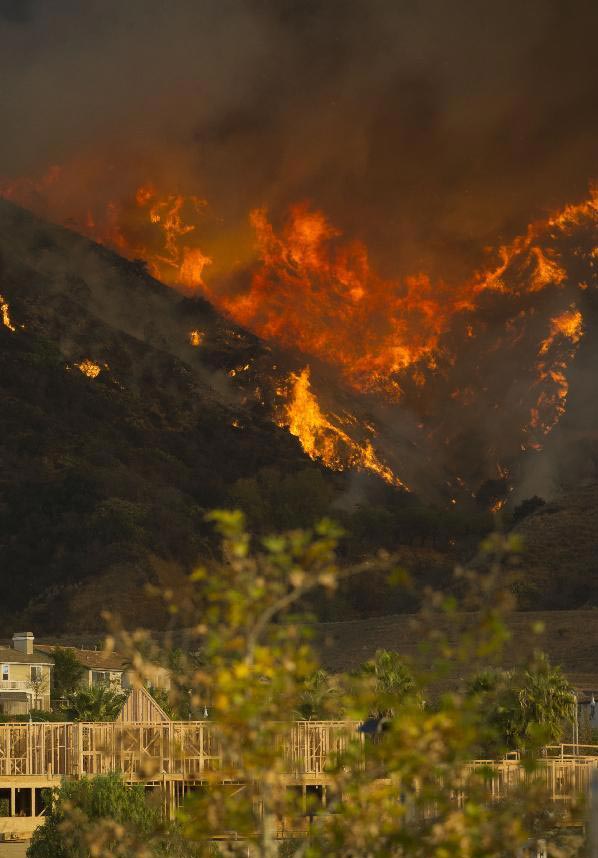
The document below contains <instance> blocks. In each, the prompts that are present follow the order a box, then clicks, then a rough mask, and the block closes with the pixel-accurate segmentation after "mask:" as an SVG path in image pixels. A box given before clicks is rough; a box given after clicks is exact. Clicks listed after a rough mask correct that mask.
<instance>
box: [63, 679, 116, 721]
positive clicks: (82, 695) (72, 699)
mask: <svg viewBox="0 0 598 858" xmlns="http://www.w3.org/2000/svg"><path fill="white" fill-rule="evenodd" d="M126 699H127V693H126V692H120V691H115V690H113V689H112V688H110V687H108V686H107V685H94V686H92V687H91V688H79V689H77V690H76V691H73V692H71V693H70V694H67V695H66V698H65V702H64V711H65V714H66V715H67V717H68V719H69V720H72V721H114V719H115V718H116V717H117V716H118V714H119V713H120V710H121V709H122V707H123V706H124V704H125V701H126Z"/></svg>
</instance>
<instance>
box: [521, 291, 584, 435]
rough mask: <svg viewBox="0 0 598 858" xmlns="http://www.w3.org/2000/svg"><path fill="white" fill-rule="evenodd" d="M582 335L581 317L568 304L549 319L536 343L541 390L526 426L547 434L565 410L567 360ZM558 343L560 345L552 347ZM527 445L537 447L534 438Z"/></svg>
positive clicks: (571, 356) (567, 389) (572, 353)
mask: <svg viewBox="0 0 598 858" xmlns="http://www.w3.org/2000/svg"><path fill="white" fill-rule="evenodd" d="M582 336H583V317H582V315H581V313H580V311H579V310H576V309H575V307H571V308H570V309H569V310H566V311H565V312H564V313H561V314H560V315H558V316H555V317H554V318H553V319H551V320H550V333H549V334H548V336H547V337H546V339H545V340H543V341H542V342H541V343H540V348H539V351H538V358H539V360H538V363H537V365H536V366H537V373H538V386H540V387H541V388H542V389H541V391H540V394H539V396H538V400H537V402H536V404H535V406H534V407H533V408H532V411H531V420H530V427H531V429H532V430H540V432H541V433H542V434H544V435H547V434H548V433H549V432H550V431H551V429H552V428H553V427H554V425H555V424H556V423H557V422H558V420H559V419H560V417H561V416H562V415H563V414H564V412H565V407H566V405H567V394H568V393H569V382H568V380H567V376H566V370H567V365H568V363H569V362H570V361H571V360H572V359H573V358H574V356H575V352H576V349H577V346H578V344H579V342H580V340H581V338H582ZM559 342H562V344H563V348H560V349H559V348H556V349H555V346H557V345H558V344H559ZM530 446H533V447H536V448H538V447H539V446H540V444H539V442H538V441H531V443H530Z"/></svg>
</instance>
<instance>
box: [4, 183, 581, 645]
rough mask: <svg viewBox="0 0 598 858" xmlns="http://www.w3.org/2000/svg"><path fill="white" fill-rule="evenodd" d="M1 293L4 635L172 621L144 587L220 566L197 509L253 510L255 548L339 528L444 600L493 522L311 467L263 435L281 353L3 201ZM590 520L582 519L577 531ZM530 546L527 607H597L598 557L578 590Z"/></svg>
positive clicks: (336, 609)
mask: <svg viewBox="0 0 598 858" xmlns="http://www.w3.org/2000/svg"><path fill="white" fill-rule="evenodd" d="M0 295H2V296H3V298H4V300H5V301H6V305H7V308H8V309H7V312H8V314H9V320H10V326H11V327H12V328H14V330H12V329H11V327H9V326H8V325H6V324H0V574H1V583H2V600H1V602H0V619H2V620H3V622H4V625H5V626H6V628H7V632H9V631H10V630H11V629H12V628H14V627H16V626H17V625H22V624H23V623H25V624H27V625H29V626H31V627H33V628H38V629H43V630H44V631H46V632H53V631H62V630H69V631H70V632H73V633H76V632H80V631H94V630H98V629H101V628H102V621H101V616H100V615H101V612H102V611H105V610H113V611H118V612H119V613H120V614H121V615H122V617H123V620H124V621H125V622H134V623H137V622H138V621H139V619H140V617H142V618H143V622H144V624H145V625H150V626H161V625H163V624H164V623H165V622H167V621H168V615H167V613H166V612H165V611H164V609H163V607H162V606H161V605H160V604H159V603H158V602H157V601H156V600H154V599H152V598H150V597H149V596H146V595H145V585H146V584H147V583H154V584H157V585H159V586H160V587H162V588H165V587H166V588H171V589H175V590H176V589H180V588H183V587H184V586H185V575H186V574H187V572H188V571H189V569H190V568H191V567H192V566H193V565H194V564H195V563H197V562H198V560H202V561H206V560H207V561H209V560H210V557H212V556H213V552H214V550H215V549H214V543H213V535H212V532H211V529H210V528H209V527H208V526H207V525H206V524H205V522H204V514H205V512H206V511H207V510H209V509H213V508H216V507H222V506H227V507H239V508H241V509H243V510H244V511H245V513H246V514H247V517H248V523H249V526H250V528H251V530H252V531H253V533H255V534H257V535H262V534H266V533H268V532H271V531H274V530H283V529H285V528H290V527H298V526H299V527H308V526H310V525H311V524H313V522H314V521H316V520H317V519H319V518H321V517H322V516H325V515H328V516H331V517H333V518H335V519H337V520H339V521H340V522H341V524H342V525H343V526H344V527H345V530H346V533H347V536H346V539H345V540H344V542H343V544H342V547H341V559H342V560H343V561H345V562H346V561H349V560H353V559H357V558H363V557H365V556H368V555H369V554H372V553H374V552H376V551H378V550H379V549H380V548H383V549H387V550H392V551H398V552H399V556H400V560H401V562H402V563H404V565H405V566H406V567H407V568H408V569H409V570H410V571H411V572H412V573H413V575H414V577H416V578H417V580H418V582H419V583H420V584H431V585H433V586H434V587H439V588H447V587H449V586H451V584H450V582H451V569H452V567H453V565H454V562H455V560H458V559H467V557H468V556H470V555H471V554H473V553H474V551H475V547H476V546H477V544H478V542H479V539H480V538H481V537H482V536H483V534H484V533H486V532H488V530H489V529H490V528H491V527H492V525H493V522H492V517H491V516H490V515H489V514H488V513H487V512H486V511H485V510H484V509H483V507H482V506H481V505H478V506H477V507H476V506H475V504H474V505H473V506H472V507H471V508H470V509H461V508H459V507H451V508H449V509H446V508H443V507H441V506H439V505H437V506H434V505H430V504H426V503H424V502H423V501H422V500H421V499H419V498H418V497H417V496H416V495H415V494H414V493H405V492H403V491H401V490H398V489H395V488H392V487H390V486H387V485H386V484H385V483H383V482H381V481H380V480H379V479H378V478H376V477H374V476H371V475H364V474H358V475H356V474H355V473H335V472H331V471H328V470H326V469H325V468H323V467H322V466H320V465H319V464H317V463H315V462H313V461H312V460H311V459H309V458H308V457H307V456H306V455H305V454H304V453H303V451H302V449H301V447H300V445H299V443H298V441H297V439H296V438H294V437H293V436H291V435H290V434H289V433H288V432H287V431H286V430H284V429H281V428H279V427H277V426H276V425H275V424H274V423H273V421H272V401H273V398H274V395H275V391H276V388H277V386H278V385H279V384H280V380H281V378H283V377H284V376H285V375H286V374H287V373H288V372H289V371H290V370H293V369H296V368H297V367H298V366H301V365H302V362H303V360H304V359H303V358H297V356H293V355H289V354H286V353H282V352H275V351H274V350H273V349H271V348H270V347H269V346H267V345H266V344H264V343H263V342H261V341H260V340H259V339H258V338H256V337H255V336H253V335H252V334H250V333H248V332H247V331H245V330H243V329H241V328H238V327H236V326H234V325H232V324H231V323H230V322H229V321H228V320H227V319H225V318H224V317H223V316H221V315H219V314H218V313H217V312H216V311H215V310H214V309H213V308H212V307H211V306H210V305H209V304H208V303H207V302H205V301H204V300H201V299H194V300H190V299H185V298H182V297H181V296H180V295H178V294H177V293H176V292H174V291H173V290H172V289H169V288H166V287H165V286H163V285H162V284H161V283H159V282H157V281H155V280H154V279H152V278H151V277H150V276H149V275H148V274H147V272H146V270H145V267H144V265H143V264H142V263H139V262H129V261H126V260H124V259H122V258H121V257H119V256H118V255H116V254H114V253H112V252H110V251H108V250H106V249H105V248H104V247H101V246H99V245H96V244H94V243H93V242H90V241H88V240H87V239H85V238H82V237H81V236H79V235H76V234H74V233H72V232H70V231H68V230H66V229H63V228H60V227H56V226H50V225H48V224H46V223H44V222H43V221H40V220H38V219H36V218H35V217H33V215H31V214H30V213H28V212H26V211H24V210H23V209H20V208H18V207H16V206H14V205H12V204H11V203H8V202H6V201H2V200H0ZM192 332H196V333H197V334H198V339H199V345H197V344H195V345H194V344H193V339H192V337H191V334H192ZM298 361H301V363H299V362H298ZM84 370H85V371H84ZM86 372H87V373H88V374H86ZM578 506H579V505H578ZM548 512H549V509H548V508H544V507H543V508H542V509H540V510H538V511H537V512H536V513H534V514H533V515H532V516H531V517H529V522H536V521H538V520H539V519H538V516H544V517H545V516H546V515H547V513H548ZM582 519H583V516H582V515H581V512H580V514H579V516H578V514H577V513H573V514H572V515H570V516H569V518H568V525H567V526H568V527H569V528H572V527H573V528H574V527H575V522H576V521H578V520H579V521H582ZM544 520H548V519H547V518H546V517H545V518H544ZM583 520H585V519H583ZM534 526H535V525H534ZM527 527H528V519H525V520H524V521H523V522H522V524H521V530H522V533H525V532H526V528H527ZM584 527H585V525H584ZM589 527H590V530H591V527H592V525H589ZM569 532H571V531H569ZM584 533H586V537H584V538H586V542H587V539H590V536H589V535H588V534H589V533H590V531H588V530H587V527H586V530H585V531H584ZM561 536H562V534H561ZM530 538H531V541H532V542H534V537H533V534H531V533H530ZM559 538H560V537H559ZM534 544H535V548H534V551H535V554H534V561H533V562H534V564H535V566H534V569H535V570H536V571H535V572H534V576H535V577H534V581H537V582H539V583H537V584H533V587H532V589H529V588H527V589H526V587H524V586H522V588H521V593H522V597H524V598H526V599H527V603H529V605H530V606H532V607H533V606H535V607H540V606H545V607H555V606H559V607H567V606H568V605H572V604H575V605H578V604H587V598H589V596H588V597H587V598H586V597H585V596H583V597H580V595H579V593H580V589H579V588H580V587H582V589H583V586H585V585H584V582H587V576H590V577H591V575H592V570H593V568H594V567H593V565H592V564H593V563H594V560H592V557H594V555H593V554H592V550H593V549H592V550H590V552H589V554H588V552H585V553H584V552H583V551H580V553H579V555H576V556H579V558H581V559H580V563H581V565H580V564H579V563H577V561H576V560H575V559H573V560H572V564H573V566H572V567H571V569H572V568H573V567H575V570H576V571H575V572H573V571H571V569H569V567H568V571H567V578H566V581H569V582H571V584H570V585H568V584H567V583H565V582H563V580H562V579H559V580H558V582H557V581H556V577H555V578H554V579H553V576H557V575H558V574H559V573H558V572H557V570H556V569H554V564H553V562H552V560H551V561H550V564H548V565H546V566H542V564H543V560H542V556H543V555H542V545H543V542H542V539H539V540H536V541H535V543H534ZM588 544H589V543H588ZM592 544H593V543H592ZM552 556H553V557H554V556H556V555H554V554H553V555H552ZM576 564H577V565H576ZM538 570H540V571H538ZM541 570H544V571H541ZM545 572H546V574H544V573H545ZM574 582H576V583H574ZM532 583H533V582H532ZM530 586H531V584H530ZM527 594H529V595H527ZM592 598H593V596H592ZM536 600H540V602H539V604H538V603H537V602H536ZM527 603H526V604H527ZM316 607H317V610H318V612H319V614H320V616H321V618H322V619H330V620H332V619H344V618H353V617H368V616H376V615H380V614H384V613H389V612H401V611H404V610H409V611H411V610H414V609H415V608H416V607H417V601H416V600H414V599H413V598H412V597H410V596H408V595H406V594H405V593H404V592H403V591H396V590H394V589H393V588H391V587H389V584H388V582H387V580H386V578H385V577H384V576H376V575H375V574H372V575H369V576H368V579H367V581H366V580H361V581H356V582H352V583H350V584H345V585H343V587H342V588H341V591H340V593H338V594H337V596H336V597H335V599H334V600H327V601H326V602H325V603H324V604H318V605H317V606H316Z"/></svg>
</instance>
